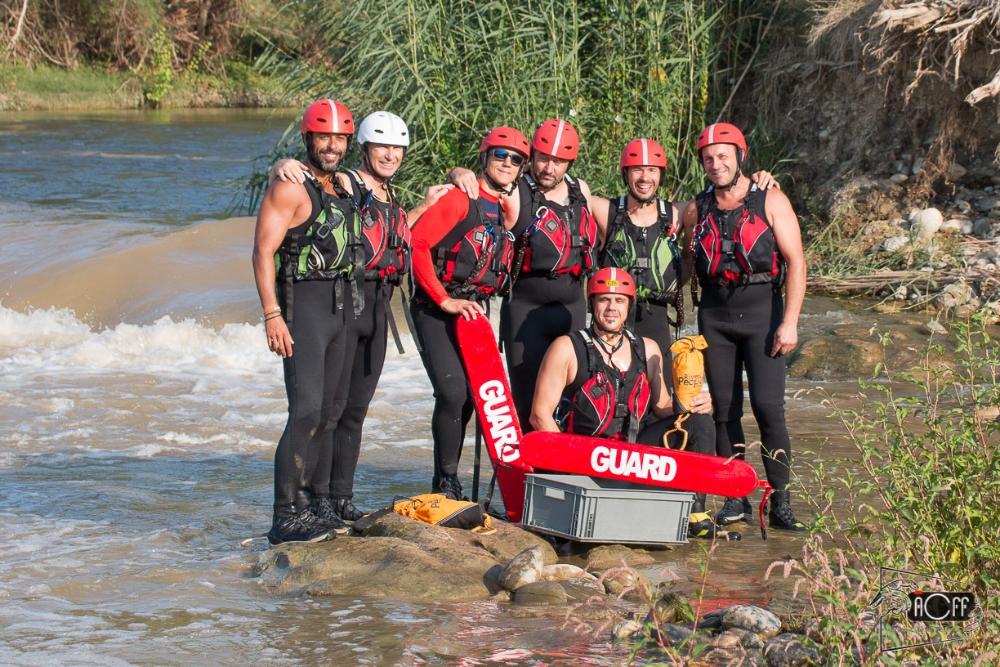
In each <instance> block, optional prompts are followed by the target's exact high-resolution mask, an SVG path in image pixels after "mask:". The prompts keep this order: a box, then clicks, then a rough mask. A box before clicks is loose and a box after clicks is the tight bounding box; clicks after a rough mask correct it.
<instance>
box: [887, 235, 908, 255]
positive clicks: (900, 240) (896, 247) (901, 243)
mask: <svg viewBox="0 0 1000 667" xmlns="http://www.w3.org/2000/svg"><path fill="white" fill-rule="evenodd" d="M909 242H910V237H909V236H893V237H890V238H887V239H886V240H885V241H882V249H883V250H885V251H886V252H899V251H900V250H902V249H903V248H905V247H906V245H907V244H908V243H909Z"/></svg>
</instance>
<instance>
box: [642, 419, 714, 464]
mask: <svg viewBox="0 0 1000 667" xmlns="http://www.w3.org/2000/svg"><path fill="white" fill-rule="evenodd" d="M676 421H677V417H676V416H673V417H667V418H666V419H661V420H659V421H655V422H652V423H651V424H648V425H647V426H645V427H644V428H643V429H642V431H640V433H639V437H638V438H637V439H636V442H639V443H641V444H644V445H662V444H663V434H664V433H667V432H668V431H672V430H673V429H674V428H675V423H676ZM681 427H682V428H683V429H684V430H685V431H687V434H688V441H687V447H686V448H685V451H688V452H697V453H699V454H709V455H714V454H715V421H714V420H713V419H712V416H711V415H700V414H691V415H689V416H688V418H687V419H686V420H684V422H683V423H682V424H681ZM683 441H684V434H683V433H680V432H677V433H671V434H670V435H669V436H667V443H668V444H669V445H670V448H671V449H679V448H680V446H681V443H682V442H683Z"/></svg>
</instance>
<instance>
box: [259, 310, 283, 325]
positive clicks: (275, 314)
mask: <svg viewBox="0 0 1000 667" xmlns="http://www.w3.org/2000/svg"><path fill="white" fill-rule="evenodd" d="M276 317H281V311H280V310H272V311H271V312H270V313H268V314H267V315H265V316H264V317H263V318H261V319H263V320H264V321H265V322H267V321H268V320H273V319H274V318H276Z"/></svg>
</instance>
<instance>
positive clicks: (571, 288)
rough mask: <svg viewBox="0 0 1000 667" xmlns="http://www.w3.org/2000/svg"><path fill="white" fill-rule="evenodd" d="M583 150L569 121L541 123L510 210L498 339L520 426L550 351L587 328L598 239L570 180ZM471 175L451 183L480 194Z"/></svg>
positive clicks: (584, 197) (581, 186)
mask: <svg viewBox="0 0 1000 667" xmlns="http://www.w3.org/2000/svg"><path fill="white" fill-rule="evenodd" d="M579 150H580V136H579V134H577V131H576V128H574V127H573V126H572V125H571V124H570V123H569V122H568V121H565V120H561V119H557V118H553V119H549V120H546V121H543V122H541V123H539V125H538V127H537V128H536V129H535V133H534V135H533V136H532V138H531V160H530V166H529V168H528V169H527V170H526V171H525V173H524V175H523V177H522V178H521V179H520V180H519V181H518V183H517V196H516V197H511V198H510V199H509V203H508V204H507V205H505V207H504V215H505V218H506V219H507V220H508V222H512V224H513V228H512V231H513V233H514V237H515V238H516V239H517V242H516V243H517V246H516V248H517V250H516V255H515V258H514V285H513V287H512V288H511V293H510V296H509V297H508V298H506V299H504V302H503V304H502V306H501V311H500V339H501V341H502V344H503V349H504V354H505V355H506V357H507V369H508V371H509V373H510V383H511V392H512V393H513V397H514V403H515V405H516V407H517V412H518V416H519V418H520V420H521V424H522V425H527V424H528V423H529V422H528V418H529V416H530V414H531V401H532V396H533V395H534V393H535V378H536V376H537V373H538V367H539V364H541V361H542V357H543V356H544V355H545V351H546V350H547V349H548V348H549V345H551V344H552V342H553V341H554V340H555V339H557V338H558V337H560V336H565V335H566V334H568V333H569V332H571V331H575V330H577V329H581V328H583V326H584V324H585V323H586V316H587V305H586V300H585V298H584V290H583V281H584V279H585V278H586V277H587V276H588V275H590V273H591V272H592V271H593V269H594V268H595V266H596V257H597V251H598V250H599V248H600V240H599V239H600V232H599V230H598V226H597V222H596V221H595V220H594V217H593V215H591V193H590V188H589V187H588V186H587V184H586V183H585V182H584V181H582V180H580V179H577V178H575V177H573V176H571V175H570V174H569V173H568V171H569V168H570V166H572V164H573V162H574V161H575V160H576V158H577V156H578V155H579ZM468 175H469V173H468V171H467V170H462V169H454V170H453V171H452V174H451V180H453V181H455V182H457V183H459V187H462V188H463V189H466V190H469V191H470V194H474V188H472V187H467V183H466V182H465V180H467V179H468Z"/></svg>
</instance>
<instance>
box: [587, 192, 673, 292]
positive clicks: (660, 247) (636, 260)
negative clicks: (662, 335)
mask: <svg viewBox="0 0 1000 667" xmlns="http://www.w3.org/2000/svg"><path fill="white" fill-rule="evenodd" d="M656 207H657V216H656V223H654V224H652V225H650V226H649V227H640V226H638V225H636V224H634V223H633V222H632V221H631V220H630V219H629V216H628V209H627V198H626V197H624V196H622V197H619V198H618V200H617V202H615V201H612V202H610V205H609V210H608V219H609V220H610V221H611V222H610V224H609V225H608V231H607V235H606V237H605V242H604V249H603V250H602V251H601V261H600V265H601V268H604V267H609V266H613V267H615V268H619V269H624V270H625V271H628V273H629V274H631V276H632V277H633V278H635V282H636V296H637V297H638V301H639V303H643V302H645V303H654V304H657V305H676V297H677V294H678V289H677V288H678V285H679V283H680V277H681V254H680V251H679V250H678V248H677V225H676V224H675V223H674V215H673V212H674V209H673V205H672V204H671V203H670V202H668V201H665V200H663V199H657V200H656Z"/></svg>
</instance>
